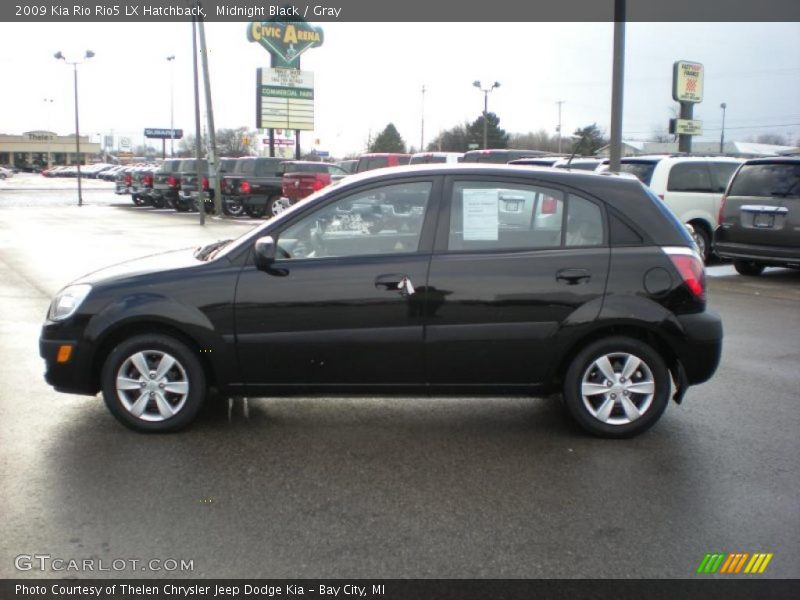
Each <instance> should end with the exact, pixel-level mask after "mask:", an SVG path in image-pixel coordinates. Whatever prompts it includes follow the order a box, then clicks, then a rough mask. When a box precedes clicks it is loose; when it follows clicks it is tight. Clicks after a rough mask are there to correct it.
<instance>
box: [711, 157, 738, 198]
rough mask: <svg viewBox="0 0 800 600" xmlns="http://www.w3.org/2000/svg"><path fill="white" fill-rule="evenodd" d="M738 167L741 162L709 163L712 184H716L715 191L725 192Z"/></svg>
mask: <svg viewBox="0 0 800 600" xmlns="http://www.w3.org/2000/svg"><path fill="white" fill-rule="evenodd" d="M737 168H739V163H732V162H712V163H708V169H709V170H710V171H711V184H712V185H713V186H714V191H715V192H724V191H725V190H726V189H727V188H728V184H729V183H730V181H731V177H733V174H734V172H735V171H736V169H737Z"/></svg>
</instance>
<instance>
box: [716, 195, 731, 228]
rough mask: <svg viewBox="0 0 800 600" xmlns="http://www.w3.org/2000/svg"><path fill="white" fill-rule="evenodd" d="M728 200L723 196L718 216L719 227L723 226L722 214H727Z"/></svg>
mask: <svg viewBox="0 0 800 600" xmlns="http://www.w3.org/2000/svg"><path fill="white" fill-rule="evenodd" d="M727 200H728V197H727V196H723V197H722V200H720V201H719V214H718V215H717V225H722V213H724V212H725V202H726V201H727Z"/></svg>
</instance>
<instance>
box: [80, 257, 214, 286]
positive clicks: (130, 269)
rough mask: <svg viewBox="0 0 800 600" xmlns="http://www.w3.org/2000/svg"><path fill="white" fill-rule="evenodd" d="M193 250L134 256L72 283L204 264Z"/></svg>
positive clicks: (160, 271)
mask: <svg viewBox="0 0 800 600" xmlns="http://www.w3.org/2000/svg"><path fill="white" fill-rule="evenodd" d="M195 252H196V248H183V249H181V250H172V251H169V252H162V253H159V254H151V255H150V256H144V257H142V258H134V259H132V260H128V261H125V262H121V263H118V264H116V265H111V266H110V267H105V268H103V269H99V270H97V271H93V272H92V273H88V274H87V275H84V276H83V277H81V278H80V279H78V280H76V281H74V282H73V283H89V284H98V283H110V282H113V281H117V280H120V279H129V278H131V277H137V276H141V275H151V274H155V273H164V272H166V271H174V270H175V269H185V268H192V267H199V266H201V265H203V264H206V263H205V262H204V261H202V260H198V259H197V258H195V256H194V255H195Z"/></svg>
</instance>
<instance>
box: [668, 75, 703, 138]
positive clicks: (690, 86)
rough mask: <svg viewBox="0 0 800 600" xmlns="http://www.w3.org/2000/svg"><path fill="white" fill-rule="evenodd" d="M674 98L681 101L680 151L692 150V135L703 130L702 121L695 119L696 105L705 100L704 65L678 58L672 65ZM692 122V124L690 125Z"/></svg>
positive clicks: (678, 123)
mask: <svg viewBox="0 0 800 600" xmlns="http://www.w3.org/2000/svg"><path fill="white" fill-rule="evenodd" d="M672 98H673V100H675V101H676V102H680V105H681V113H680V118H678V119H677V122H676V124H675V133H677V134H678V151H679V152H687V153H688V152H691V151H692V136H693V135H699V134H701V133H702V132H703V128H702V122H701V121H695V120H694V118H693V117H694V105H695V104H696V103H698V102H702V101H703V65H702V64H700V63H698V62H694V61H689V60H678V61H675V63H674V64H673V65H672ZM690 124H691V125H690Z"/></svg>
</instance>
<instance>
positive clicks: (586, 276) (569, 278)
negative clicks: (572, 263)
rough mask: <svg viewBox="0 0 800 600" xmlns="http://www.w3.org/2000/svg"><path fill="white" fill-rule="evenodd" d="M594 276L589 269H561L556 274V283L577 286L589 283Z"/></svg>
mask: <svg viewBox="0 0 800 600" xmlns="http://www.w3.org/2000/svg"><path fill="white" fill-rule="evenodd" d="M591 278H592V274H591V273H590V272H589V271H588V270H587V269H561V270H560V271H558V272H557V273H556V281H560V282H563V283H566V284H567V285H576V284H578V283H580V282H582V281H589V280H590V279H591Z"/></svg>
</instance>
